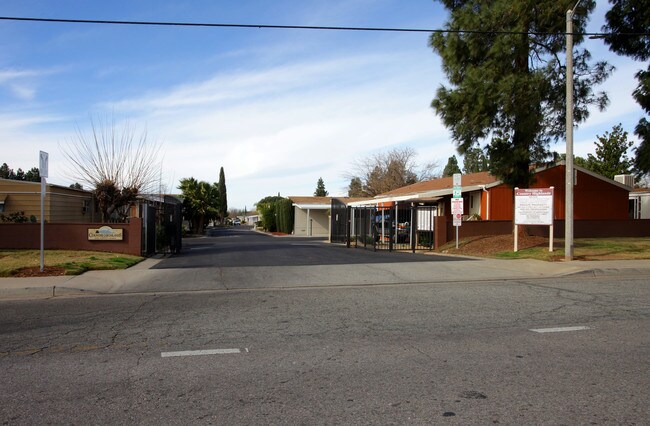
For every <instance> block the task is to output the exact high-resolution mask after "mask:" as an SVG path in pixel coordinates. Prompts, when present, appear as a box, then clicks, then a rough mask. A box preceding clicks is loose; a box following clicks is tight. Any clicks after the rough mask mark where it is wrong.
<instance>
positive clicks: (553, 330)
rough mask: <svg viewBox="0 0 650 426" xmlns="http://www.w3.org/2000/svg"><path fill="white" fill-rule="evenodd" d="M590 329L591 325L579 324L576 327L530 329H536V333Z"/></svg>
mask: <svg viewBox="0 0 650 426" xmlns="http://www.w3.org/2000/svg"><path fill="white" fill-rule="evenodd" d="M590 329H591V327H587V326H584V325H578V326H574V327H554V328H531V329H530V330H529V331H534V332H535V333H561V332H563V331H581V330H590Z"/></svg>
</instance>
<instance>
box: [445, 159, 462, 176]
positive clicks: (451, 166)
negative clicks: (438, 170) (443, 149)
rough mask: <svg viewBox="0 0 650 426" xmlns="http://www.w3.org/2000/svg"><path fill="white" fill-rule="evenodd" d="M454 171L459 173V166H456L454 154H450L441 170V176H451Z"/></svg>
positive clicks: (456, 160) (456, 161)
mask: <svg viewBox="0 0 650 426" xmlns="http://www.w3.org/2000/svg"><path fill="white" fill-rule="evenodd" d="M454 173H460V167H458V159H457V158H456V156H455V155H452V156H451V157H449V160H447V165H446V166H445V168H444V170H443V171H442V177H449V176H453V175H454Z"/></svg>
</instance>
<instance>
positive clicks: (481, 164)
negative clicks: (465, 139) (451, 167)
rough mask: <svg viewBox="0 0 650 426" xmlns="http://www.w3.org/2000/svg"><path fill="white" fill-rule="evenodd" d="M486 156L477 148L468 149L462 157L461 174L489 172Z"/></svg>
mask: <svg viewBox="0 0 650 426" xmlns="http://www.w3.org/2000/svg"><path fill="white" fill-rule="evenodd" d="M489 166H490V165H489V163H488V159H487V156H486V155H485V153H484V152H483V150H482V149H481V148H479V147H474V148H470V149H468V150H467V151H465V155H464V156H463V173H478V172H487V171H488V170H489Z"/></svg>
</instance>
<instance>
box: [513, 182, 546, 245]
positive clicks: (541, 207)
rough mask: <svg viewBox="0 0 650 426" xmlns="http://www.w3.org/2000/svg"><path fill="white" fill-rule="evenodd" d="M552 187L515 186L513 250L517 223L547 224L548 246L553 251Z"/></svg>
mask: <svg viewBox="0 0 650 426" xmlns="http://www.w3.org/2000/svg"><path fill="white" fill-rule="evenodd" d="M553 193H554V188H553V187H550V188H528V189H519V188H515V251H517V243H518V241H517V239H518V232H517V231H518V226H519V225H543V226H549V227H550V228H549V248H548V251H553Z"/></svg>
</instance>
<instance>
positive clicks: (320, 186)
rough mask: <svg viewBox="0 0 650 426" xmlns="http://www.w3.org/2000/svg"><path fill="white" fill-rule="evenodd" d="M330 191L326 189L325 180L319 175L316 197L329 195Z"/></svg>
mask: <svg viewBox="0 0 650 426" xmlns="http://www.w3.org/2000/svg"><path fill="white" fill-rule="evenodd" d="M328 194H329V192H327V191H326V190H325V182H323V178H322V177H319V178H318V182H317V183H316V191H314V196H315V197H327V195H328Z"/></svg>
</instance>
